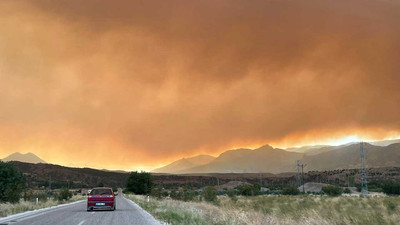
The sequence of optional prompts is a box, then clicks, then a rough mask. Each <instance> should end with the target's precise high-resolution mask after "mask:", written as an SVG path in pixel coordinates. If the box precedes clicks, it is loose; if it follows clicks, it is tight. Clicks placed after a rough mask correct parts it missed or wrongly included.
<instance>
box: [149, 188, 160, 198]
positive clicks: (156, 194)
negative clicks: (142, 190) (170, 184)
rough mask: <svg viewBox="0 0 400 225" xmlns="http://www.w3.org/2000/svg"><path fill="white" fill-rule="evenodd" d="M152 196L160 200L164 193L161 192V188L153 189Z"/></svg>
mask: <svg viewBox="0 0 400 225" xmlns="http://www.w3.org/2000/svg"><path fill="white" fill-rule="evenodd" d="M151 196H153V197H156V198H158V199H161V198H162V197H163V196H162V192H161V188H153V189H151Z"/></svg>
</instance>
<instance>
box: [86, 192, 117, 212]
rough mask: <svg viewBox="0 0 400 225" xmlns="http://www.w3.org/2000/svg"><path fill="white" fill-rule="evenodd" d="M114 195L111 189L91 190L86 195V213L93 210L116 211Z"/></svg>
mask: <svg viewBox="0 0 400 225" xmlns="http://www.w3.org/2000/svg"><path fill="white" fill-rule="evenodd" d="M115 195H117V194H115ZM115 195H114V192H113V190H112V188H107V187H98V188H93V189H92V191H91V192H90V193H89V195H88V201H87V211H91V210H94V209H109V210H113V211H114V210H115V209H116V201H115Z"/></svg>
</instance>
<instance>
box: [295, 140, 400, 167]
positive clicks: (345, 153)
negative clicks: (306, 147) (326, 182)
mask: <svg viewBox="0 0 400 225" xmlns="http://www.w3.org/2000/svg"><path fill="white" fill-rule="evenodd" d="M364 150H365V162H366V166H367V167H369V168H377V167H399V166H400V143H395V144H391V145H388V146H375V145H371V144H368V143H365V144H364ZM302 162H303V163H305V164H307V167H306V168H307V171H311V170H336V169H349V168H360V166H361V159H360V144H352V145H347V146H343V147H340V148H334V149H332V150H330V151H326V152H322V153H319V154H315V155H305V156H304V158H303V159H302Z"/></svg>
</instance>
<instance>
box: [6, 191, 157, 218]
mask: <svg viewBox="0 0 400 225" xmlns="http://www.w3.org/2000/svg"><path fill="white" fill-rule="evenodd" d="M116 205H117V209H116V210H115V211H91V212H87V211H86V201H83V202H79V203H76V204H72V205H67V206H65V207H60V208H56V209H54V210H53V209H50V210H48V211H45V212H39V213H36V214H33V215H29V216H25V217H22V218H18V219H13V220H11V221H6V222H1V223H0V225H2V224H10V225H11V224H12V225H46V224H48V225H55V224H59V225H92V224H93V225H103V224H104V225H114V224H116V225H117V224H121V225H125V224H135V225H136V224H138V225H139V224H145V225H147V224H149V225H153V224H154V225H160V222H158V221H157V220H156V219H154V217H152V216H151V215H150V214H148V213H147V212H146V211H145V210H143V209H142V208H140V207H139V206H137V205H136V204H135V203H133V202H131V201H130V200H127V199H126V198H124V197H122V196H117V203H116Z"/></svg>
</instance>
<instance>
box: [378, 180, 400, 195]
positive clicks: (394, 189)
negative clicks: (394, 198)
mask: <svg viewBox="0 0 400 225" xmlns="http://www.w3.org/2000/svg"><path fill="white" fill-rule="evenodd" d="M382 190H383V192H384V193H385V194H388V195H399V194H400V182H398V181H397V182H396V181H388V182H385V183H384V184H383V186H382Z"/></svg>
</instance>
